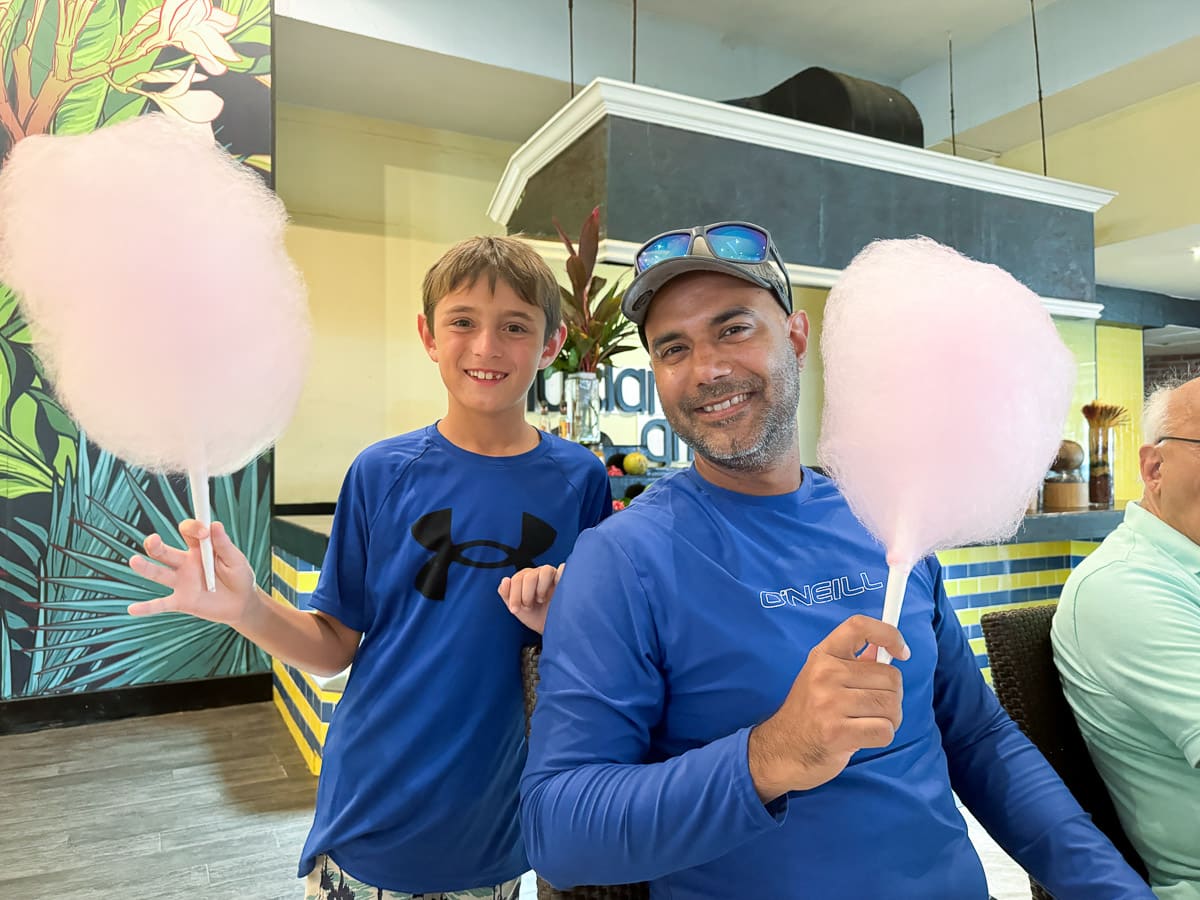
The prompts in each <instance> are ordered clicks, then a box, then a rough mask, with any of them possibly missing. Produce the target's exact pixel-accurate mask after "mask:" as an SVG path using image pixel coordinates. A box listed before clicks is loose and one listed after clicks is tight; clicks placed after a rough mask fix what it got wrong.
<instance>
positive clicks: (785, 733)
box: [749, 616, 909, 803]
mask: <svg viewBox="0 0 1200 900" xmlns="http://www.w3.org/2000/svg"><path fill="white" fill-rule="evenodd" d="M879 647H883V648H885V649H886V650H888V651H889V652H890V653H891V654H892V655H893V656H894V657H895V658H896V659H900V660H903V659H908V656H909V650H908V646H907V645H906V644H905V643H904V638H902V637H901V636H900V632H899V631H897V630H896V629H895V628H893V627H892V626H891V625H885V624H884V623H883V622H881V621H879V620H878V619H872V618H869V617H867V616H851V617H850V618H849V619H847V620H846V621H845V622H843V623H842V624H841V625H839V626H838V627H837V628H835V629H834V630H833V631H831V632H830V633H829V635H828V636H827V637H826V638H825V640H823V641H821V643H819V644H817V646H815V647H813V649H812V651H811V652H810V653H809V654H808V661H807V662H806V663H805V664H804V668H802V669H801V670H800V674H799V675H797V676H796V680H795V681H794V682H793V683H792V688H791V690H790V691H789V692H788V695H787V698H786V699H785V700H784V701H783V705H782V706H781V707H779V709H778V710H777V711H776V713H775V715H773V716H771V718H769V719H767V721H765V722H763V723H762V724H761V725H759V726H758V727H756V728H755V729H754V730H753V731H751V732H750V748H749V756H750V775H751V777H752V778H753V779H754V786H755V788H756V789H757V790H758V795H759V797H760V798H761V799H762V800H763V802H764V803H769V802H770V801H772V800H774V799H775V798H776V797H779V796H781V795H783V794H785V793H787V792H788V791H804V790H810V789H812V788H815V787H817V786H819V785H822V784H824V783H825V782H827V781H830V780H832V779H833V778H835V777H836V776H837V775H838V774H839V773H840V772H841V771H842V769H844V768H846V764H847V763H848V762H849V761H850V757H851V756H853V755H854V753H855V752H857V751H858V750H861V749H863V748H864V747H886V746H887V745H888V744H890V743H891V742H892V739H893V738H894V737H895V735H896V730H897V729H898V728H899V727H900V720H901V701H902V700H903V693H904V690H903V681H902V679H901V677H900V672H899V671H897V669H896V668H895V667H894V666H889V665H885V664H884V663H880V662H876V660H875V654H876V652H877V648H879Z"/></svg>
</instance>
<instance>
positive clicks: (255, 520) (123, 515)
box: [0, 438, 270, 695]
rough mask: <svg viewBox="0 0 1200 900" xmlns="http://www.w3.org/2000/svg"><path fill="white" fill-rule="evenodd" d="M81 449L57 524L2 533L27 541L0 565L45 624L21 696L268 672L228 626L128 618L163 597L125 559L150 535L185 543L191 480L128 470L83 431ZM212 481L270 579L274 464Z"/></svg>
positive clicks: (229, 519) (58, 492)
mask: <svg viewBox="0 0 1200 900" xmlns="http://www.w3.org/2000/svg"><path fill="white" fill-rule="evenodd" d="M77 456H78V460H79V469H78V471H77V472H76V471H74V470H71V469H70V468H69V469H68V472H67V475H66V477H65V478H64V479H63V481H62V483H61V485H60V486H56V487H55V490H54V496H53V504H52V511H51V515H50V522H49V525H48V527H47V528H45V529H41V528H40V527H39V526H38V525H37V524H36V523H34V522H30V521H26V520H17V521H16V522H15V523H14V527H13V528H5V529H3V531H4V532H5V536H6V537H7V538H8V539H9V540H10V541H13V542H14V543H16V544H18V545H19V546H20V545H24V547H25V556H26V558H25V559H24V560H3V561H0V568H2V570H3V571H0V575H3V576H5V577H6V581H7V582H8V583H9V584H10V585H12V586H13V587H14V588H15V591H14V593H16V595H17V596H18V597H19V598H20V599H21V600H22V601H23V602H24V603H25V604H27V605H28V606H29V607H30V608H32V609H35V610H36V620H35V621H34V623H33V624H32V625H31V626H26V627H27V628H28V629H29V630H30V631H31V632H32V634H33V641H32V646H31V647H29V648H28V649H27V650H26V651H25V652H27V653H28V654H29V655H30V657H31V665H30V671H29V678H28V682H27V684H26V685H25V688H24V691H23V692H22V693H23V694H25V695H38V694H45V693H54V692H62V691H81V690H92V689H97V688H116V687H127V686H130V685H136V684H149V683H158V682H163V681H179V680H187V679H193V678H206V677H213V676H217V675H238V674H245V673H249V672H262V671H266V668H267V659H266V657H265V655H264V654H263V653H262V651H261V650H259V649H258V648H257V647H255V646H254V645H253V644H251V643H250V642H248V641H246V640H245V639H244V638H242V637H241V636H240V635H239V634H237V632H235V631H233V630H232V629H231V628H229V627H227V626H225V625H218V624H215V623H211V622H205V621H202V620H199V619H194V618H192V617H190V616H183V615H174V614H166V615H162V616H152V617H148V618H134V617H132V616H130V615H128V614H127V613H126V611H125V610H126V607H127V606H128V605H129V604H130V603H131V602H134V601H138V600H149V599H151V598H153V597H157V596H161V595H162V593H163V589H162V588H161V587H160V586H159V585H156V584H154V583H153V582H150V581H146V580H145V579H143V578H141V577H140V576H138V575H136V574H135V573H134V572H133V571H132V570H131V569H130V568H129V566H128V565H127V560H128V558H129V557H130V556H131V555H132V554H133V553H136V552H138V551H139V550H140V547H141V542H142V540H143V539H144V538H145V536H146V535H147V534H149V533H151V532H152V531H157V532H158V533H159V534H160V535H161V536H162V537H163V539H164V540H166V541H167V542H168V543H172V544H174V545H175V546H180V547H181V546H182V541H181V540H180V538H179V535H178V523H179V522H180V521H182V520H183V519H185V518H188V517H189V515H190V514H189V512H188V509H187V507H186V506H185V504H184V501H183V499H182V496H183V493H184V487H183V485H182V484H180V483H172V482H171V481H170V480H168V479H166V478H163V477H161V476H152V475H149V474H147V473H145V472H142V471H140V470H138V469H132V468H130V467H128V466H125V465H124V464H122V463H120V462H119V461H118V460H116V459H115V458H114V457H112V456H111V455H110V454H108V453H105V452H103V451H98V450H96V449H95V448H89V447H88V446H87V444H86V442H85V439H83V438H81V439H80V443H79V448H78V454H77ZM213 485H214V496H213V514H214V518H216V519H218V520H219V521H222V522H224V523H225V525H226V527H227V528H228V530H229V534H230V537H231V538H232V539H233V541H234V542H235V543H236V544H237V545H238V546H239V548H241V549H242V550H243V552H245V553H246V555H247V557H248V558H249V560H250V562H251V564H252V565H253V566H254V569H255V571H256V572H258V573H259V577H260V580H261V581H262V582H263V583H264V584H265V583H266V579H267V578H269V574H270V546H269V537H268V534H269V527H268V522H269V498H270V483H269V466H268V464H267V463H266V462H265V461H263V460H260V461H259V462H257V463H255V464H254V465H251V466H250V467H248V468H247V469H245V470H243V471H242V472H240V473H238V474H237V475H234V476H224V477H222V478H218V479H214V482H213ZM43 535H44V538H43ZM31 536H32V537H31ZM39 539H41V540H39ZM39 545H40V546H39ZM32 572H36V573H37V574H36V576H32V574H31V573H32ZM11 624H12V623H11V621H10V622H9V626H11ZM10 689H11V686H10Z"/></svg>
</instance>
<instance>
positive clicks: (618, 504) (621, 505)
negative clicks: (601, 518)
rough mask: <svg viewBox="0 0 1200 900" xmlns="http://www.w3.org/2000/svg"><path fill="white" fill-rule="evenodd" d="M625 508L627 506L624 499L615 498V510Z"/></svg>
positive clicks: (618, 510)
mask: <svg viewBox="0 0 1200 900" xmlns="http://www.w3.org/2000/svg"><path fill="white" fill-rule="evenodd" d="M624 508H625V501H624V500H614V501H613V512H620V511H621V510H623V509H624Z"/></svg>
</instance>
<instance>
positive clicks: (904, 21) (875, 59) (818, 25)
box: [638, 0, 1053, 84]
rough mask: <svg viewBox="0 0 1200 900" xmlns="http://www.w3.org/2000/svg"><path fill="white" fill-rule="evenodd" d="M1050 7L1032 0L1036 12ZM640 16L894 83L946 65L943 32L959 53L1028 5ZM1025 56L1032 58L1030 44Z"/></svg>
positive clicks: (642, 5) (764, 1)
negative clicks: (686, 24)
mask: <svg viewBox="0 0 1200 900" xmlns="http://www.w3.org/2000/svg"><path fill="white" fill-rule="evenodd" d="M1052 2H1053V0H1036V4H1035V7H1036V8H1037V9H1041V8H1042V7H1045V6H1049V5H1050V4H1051V3H1052ZM638 12H639V15H640V14H641V13H642V12H648V13H653V14H655V15H658V16H661V17H662V18H665V19H673V20H676V21H680V22H691V23H694V24H697V25H702V26H704V27H706V28H711V29H712V30H713V31H717V32H720V33H722V34H724V35H725V37H726V39H727V40H728V41H730V42H732V43H739V44H751V45H761V46H766V47H774V48H776V49H780V50H790V51H793V52H795V53H796V54H797V56H798V57H800V58H804V59H811V60H814V61H819V62H820V63H821V64H823V65H827V66H834V67H837V68H839V70H840V71H845V72H850V73H853V74H857V75H860V76H862V77H864V78H870V79H872V80H875V81H884V82H889V83H892V84H897V83H899V82H900V81H901V80H902V79H904V78H906V77H908V76H909V75H912V74H914V73H915V72H918V71H920V70H921V69H924V68H925V67H926V66H930V65H933V64H934V63H937V62H940V61H943V60H945V59H946V58H947V57H946V50H947V47H946V37H947V32H951V33H953V35H954V48H955V54H956V55H957V53H958V51H959V50H960V49H964V48H966V47H968V46H970V45H971V44H973V43H976V42H978V41H981V40H983V39H984V38H986V37H988V36H989V35H991V34H993V33H995V32H997V31H999V30H1000V29H1002V28H1006V27H1008V26H1009V25H1013V24H1015V23H1017V22H1022V21H1026V22H1027V21H1029V19H1030V15H1029V2H1028V0H903V2H899V3H898V2H896V0H853V2H845V0H738V2H736V3H733V2H697V0H640V2H639V3H638ZM1030 40H1031V42H1032V27H1031V29H1030ZM641 52H643V51H642V50H641V49H640V48H639V53H641ZM646 52H651V48H647V49H646ZM1029 52H1030V56H1031V57H1032V55H1033V48H1032V43H1031V45H1030V51H1029Z"/></svg>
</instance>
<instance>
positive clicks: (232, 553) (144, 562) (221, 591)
mask: <svg viewBox="0 0 1200 900" xmlns="http://www.w3.org/2000/svg"><path fill="white" fill-rule="evenodd" d="M179 533H180V535H182V537H183V540H184V542H185V543H186V544H187V550H186V551H185V550H178V549H176V548H174V547H170V546H168V545H167V544H165V543H164V542H163V540H162V538H160V537H159V536H158V535H157V534H152V535H150V536H149V537H148V538H146V540H145V548H146V556H134V557H132V558H131V559H130V560H129V567H130V568H131V569H133V571H135V572H137V573H138V574H139V575H141V576H142V577H143V578H148V579H150V580H151V581H155V582H158V583H159V584H161V585H163V586H165V587H168V588H170V589H171V590H172V591H173V593H171V594H170V595H168V596H166V597H159V598H157V599H155V600H146V601H144V602H142V603H131V604H130V605H129V614H130V615H133V616H148V615H153V614H154V613H161V612H181V613H187V614H188V615H192V616H196V617H198V618H201V619H207V620H208V621H210V622H223V623H224V624H226V625H232V626H234V627H237V626H238V625H239V624H241V623H243V622H244V620H245V618H246V615H247V613H248V612H249V611H250V610H251V609H252V608H253V607H254V605H255V604H257V603H258V602H259V599H258V597H257V595H256V592H255V578H254V570H253V569H252V568H251V567H250V563H249V562H248V561H247V559H246V557H245V556H243V555H242V553H241V551H240V550H238V549H237V547H235V546H233V542H232V541H231V540H230V539H229V535H228V534H227V533H226V531H225V527H224V526H223V525H221V523H220V522H213V524H212V528H205V527H204V526H203V525H201V524H200V523H199V522H197V521H196V520H195V519H187V520H186V521H184V522H181V523H180V525H179ZM209 535H211V537H212V545H213V556H214V564H215V569H216V576H217V583H216V590H215V591H211V592H210V591H208V590H206V589H205V586H204V566H203V563H202V562H201V560H200V541H201V540H203V539H204V538H205V537H207V536H209ZM147 556H148V557H149V559H147V558H146V557H147ZM151 560H153V562H151Z"/></svg>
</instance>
